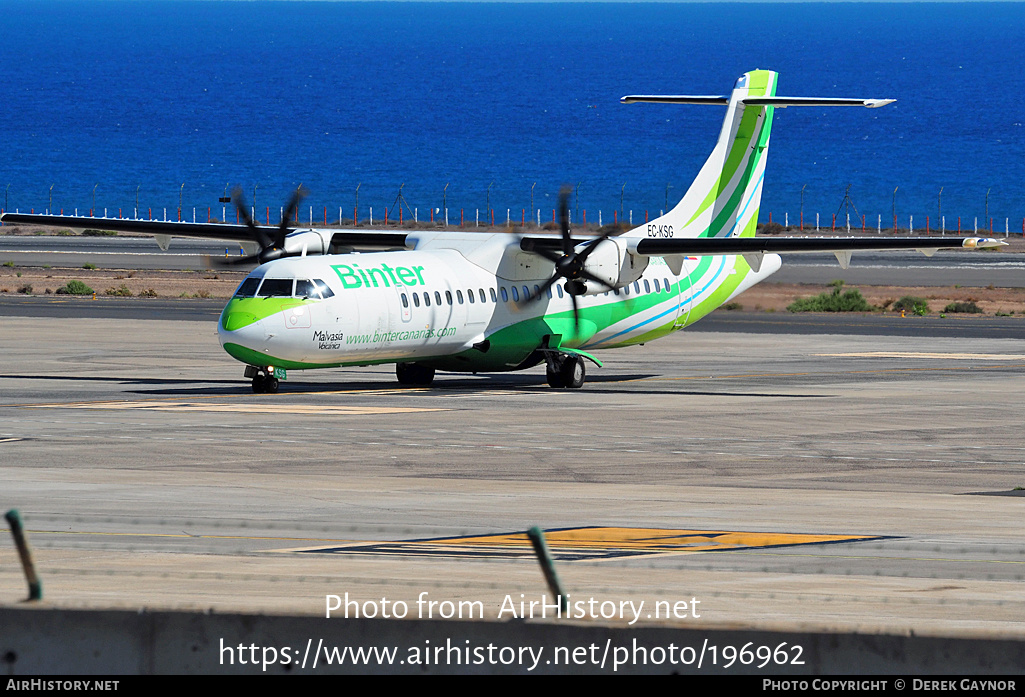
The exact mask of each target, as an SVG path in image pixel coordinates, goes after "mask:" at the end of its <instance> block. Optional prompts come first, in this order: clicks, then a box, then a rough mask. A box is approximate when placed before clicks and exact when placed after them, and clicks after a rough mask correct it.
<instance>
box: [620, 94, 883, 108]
mask: <svg viewBox="0 0 1025 697" xmlns="http://www.w3.org/2000/svg"><path fill="white" fill-rule="evenodd" d="M619 101H621V102H622V103H623V104H635V103H638V102H648V103H651V104H718V105H722V106H725V105H727V104H729V103H730V99H729V97H722V96H718V97H717V96H710V95H682V94H680V95H672V94H667V95H655V94H632V95H628V96H626V97H623V98H621V99H620V100H619ZM895 101H897V100H895V99H845V98H841V97H744V98H743V99H741V100H740V103H742V104H747V105H750V106H777V107H780V108H781V109H786V108H787V107H788V106H863V107H867V108H869V109H878V108H879V107H881V106H886V105H887V104H892V103H893V102H895Z"/></svg>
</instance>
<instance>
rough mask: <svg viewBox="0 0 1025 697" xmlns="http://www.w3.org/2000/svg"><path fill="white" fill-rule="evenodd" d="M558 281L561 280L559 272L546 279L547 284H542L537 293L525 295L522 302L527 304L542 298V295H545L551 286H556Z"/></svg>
mask: <svg viewBox="0 0 1025 697" xmlns="http://www.w3.org/2000/svg"><path fill="white" fill-rule="evenodd" d="M558 281H559V274H555V275H554V276H552V277H551V278H549V279H548V280H547V281H545V284H544V285H543V286H541V287H540V288H538V290H537V292H536V293H531V294H530V295H528V296H527V297H525V298H524V299H523V300H522V301H521V302H522V303H523V304H524V305H526V304H528V303H532V302H536V301H538V300H540V299H541V296H542V295H544V294H545V293H547V292H548V289H549V288H551V287H552V286H554V285H555V284H556V283H558Z"/></svg>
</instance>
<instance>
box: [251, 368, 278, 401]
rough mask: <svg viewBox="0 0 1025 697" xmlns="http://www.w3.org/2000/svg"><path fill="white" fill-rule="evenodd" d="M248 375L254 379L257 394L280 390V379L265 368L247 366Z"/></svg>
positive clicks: (254, 390) (254, 388)
mask: <svg viewBox="0 0 1025 697" xmlns="http://www.w3.org/2000/svg"><path fill="white" fill-rule="evenodd" d="M246 377H247V378H252V379H253V392H255V393H256V394H274V393H275V392H277V391H278V379H277V378H276V377H274V376H273V375H271V374H270V373H268V372H267V370H266V369H264V368H257V367H256V366H252V365H250V366H246Z"/></svg>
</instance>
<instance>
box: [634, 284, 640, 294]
mask: <svg viewBox="0 0 1025 697" xmlns="http://www.w3.org/2000/svg"><path fill="white" fill-rule="evenodd" d="M634 292H635V293H637V294H638V295H640V292H641V283H640V281H634Z"/></svg>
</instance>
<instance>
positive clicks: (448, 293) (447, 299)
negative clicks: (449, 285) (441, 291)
mask: <svg viewBox="0 0 1025 697" xmlns="http://www.w3.org/2000/svg"><path fill="white" fill-rule="evenodd" d="M445 302H447V303H448V304H449V305H451V304H452V291H450V290H446V291H445Z"/></svg>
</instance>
